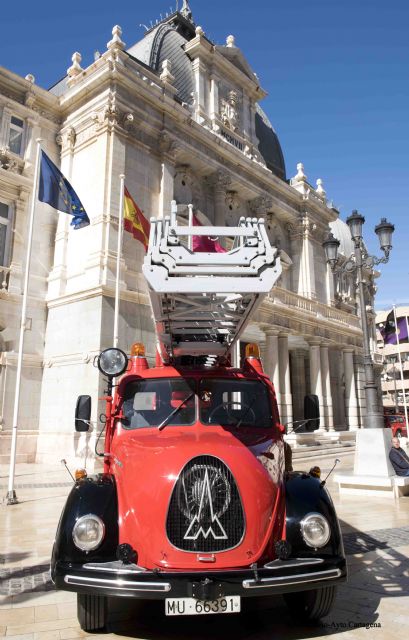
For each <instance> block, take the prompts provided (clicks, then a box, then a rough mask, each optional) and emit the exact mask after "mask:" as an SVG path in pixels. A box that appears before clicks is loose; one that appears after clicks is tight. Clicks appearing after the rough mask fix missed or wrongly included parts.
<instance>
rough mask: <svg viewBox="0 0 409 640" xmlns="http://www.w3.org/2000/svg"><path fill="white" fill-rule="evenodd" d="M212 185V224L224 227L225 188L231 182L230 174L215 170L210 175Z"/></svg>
mask: <svg viewBox="0 0 409 640" xmlns="http://www.w3.org/2000/svg"><path fill="white" fill-rule="evenodd" d="M212 183H213V186H214V224H215V226H216V227H224V225H225V224H226V189H227V188H228V187H229V185H230V183H231V178H230V176H229V175H228V174H227V173H225V172H224V171H217V172H216V174H215V175H214V176H212Z"/></svg>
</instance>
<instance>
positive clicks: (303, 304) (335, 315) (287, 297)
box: [268, 287, 361, 329]
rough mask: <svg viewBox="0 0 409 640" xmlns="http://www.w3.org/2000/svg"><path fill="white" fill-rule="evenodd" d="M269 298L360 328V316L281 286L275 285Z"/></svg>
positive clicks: (276, 302)
mask: <svg viewBox="0 0 409 640" xmlns="http://www.w3.org/2000/svg"><path fill="white" fill-rule="evenodd" d="M268 299H269V300H270V301H271V302H274V303H275V304H282V305H284V306H286V307H290V308H295V309H299V310H300V311H303V312H304V313H310V314H311V315H314V316H316V317H317V318H325V319H326V320H332V321H333V322H338V323H341V324H343V325H345V326H348V327H354V328H356V329H360V326H361V325H360V319H359V317H358V316H354V315H353V314H351V313H347V312H346V311H341V310H340V309H335V308H334V307H330V306H328V305H326V304H323V303H322V302H318V301H317V300H311V299H310V298H304V297H303V296H300V295H298V294H297V293H294V292H293V291H288V290H287V289H282V288H281V287H274V289H273V290H272V291H271V292H270V294H269V296H268Z"/></svg>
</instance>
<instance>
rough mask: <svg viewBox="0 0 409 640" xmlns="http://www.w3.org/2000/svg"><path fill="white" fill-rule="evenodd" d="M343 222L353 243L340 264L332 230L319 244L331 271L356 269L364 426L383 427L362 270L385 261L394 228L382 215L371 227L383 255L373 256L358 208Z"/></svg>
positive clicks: (363, 219)
mask: <svg viewBox="0 0 409 640" xmlns="http://www.w3.org/2000/svg"><path fill="white" fill-rule="evenodd" d="M346 223H347V225H348V227H349V230H350V232H351V238H352V241H353V243H354V251H353V253H352V254H351V256H349V258H348V259H347V260H346V262H345V263H344V264H343V265H341V266H337V263H338V247H339V241H338V240H337V239H336V238H334V236H333V235H332V233H329V234H328V236H327V238H326V239H325V240H324V242H323V243H322V246H323V247H324V251H325V257H326V260H327V263H328V264H329V265H330V266H331V270H332V271H333V272H334V273H338V272H342V271H347V272H349V273H353V272H356V276H357V283H358V290H359V304H360V307H361V327H362V334H363V338H364V368H365V385H364V388H365V398H366V413H367V419H368V425H367V427H368V428H380V429H383V416H382V414H381V413H380V412H379V410H378V392H377V387H376V384H375V375H374V365H373V361H372V356H371V347H370V343H369V331H368V316H367V313H366V305H365V295H364V281H363V277H362V269H363V268H366V269H373V267H374V266H375V265H377V264H380V263H381V262H382V263H386V262H388V260H389V253H390V250H391V249H392V234H393V232H394V230H395V227H394V226H393V224H391V223H390V222H388V221H387V220H386V218H382V219H381V222H380V223H379V224H378V225H377V226H376V227H375V233H376V235H377V236H378V239H379V244H380V247H381V250H382V251H383V253H384V254H385V255H384V257H382V258H377V257H376V256H370V255H368V254H367V253H366V250H365V247H364V244H363V237H362V227H363V225H364V223H365V218H364V216H362V215H361V214H360V213H358V211H356V210H354V211H353V212H352V214H351V215H350V216H349V217H348V218H347V221H346Z"/></svg>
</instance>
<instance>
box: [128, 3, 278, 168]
mask: <svg viewBox="0 0 409 640" xmlns="http://www.w3.org/2000/svg"><path fill="white" fill-rule="evenodd" d="M194 36H195V30H194V25H193V24H192V23H191V22H190V21H189V20H186V18H184V17H183V16H181V15H180V14H179V13H176V14H174V15H173V16H171V17H169V18H168V19H167V20H166V21H164V22H161V23H160V24H158V25H157V26H156V27H154V28H153V29H151V30H150V31H148V32H147V33H146V35H145V36H144V38H142V40H140V41H139V42H137V43H136V44H134V45H133V46H132V47H131V48H130V49H128V53H129V54H130V55H131V56H133V57H134V58H136V59H138V60H140V61H141V62H143V63H144V64H146V65H147V66H149V67H150V68H151V69H153V70H154V71H157V72H159V73H160V71H161V69H162V62H163V61H164V60H170V61H171V63H172V70H171V73H172V75H173V76H174V77H175V82H174V86H175V88H176V89H177V90H178V94H177V96H178V98H179V99H180V100H181V101H182V102H187V103H188V104H189V103H191V102H192V94H193V92H194V86H195V85H194V76H193V71H192V65H191V61H190V58H189V56H188V55H187V54H186V53H185V51H184V49H183V45H184V44H186V42H189V40H191V39H192V38H193V37H194ZM255 130H256V136H257V138H258V140H259V145H258V148H259V151H260V153H261V155H262V157H263V158H264V160H265V163H266V165H267V167H268V168H269V169H270V171H271V172H272V173H274V174H275V175H276V176H278V177H279V178H281V179H282V180H285V177H286V176H285V164H284V157H283V153H282V151H281V146H280V142H279V140H278V137H277V134H276V132H275V131H274V129H273V127H272V125H271V123H270V121H269V119H268V118H267V116H266V114H265V113H264V111H263V110H262V109H261V107H260V106H259V105H258V104H257V105H256V116H255Z"/></svg>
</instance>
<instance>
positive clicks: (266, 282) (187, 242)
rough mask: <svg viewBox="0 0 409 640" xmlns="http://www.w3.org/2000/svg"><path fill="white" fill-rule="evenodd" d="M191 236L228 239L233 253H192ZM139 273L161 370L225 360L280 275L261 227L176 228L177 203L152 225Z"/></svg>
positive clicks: (244, 222)
mask: <svg viewBox="0 0 409 640" xmlns="http://www.w3.org/2000/svg"><path fill="white" fill-rule="evenodd" d="M190 221H191V216H190ZM193 236H205V237H206V236H207V237H215V236H217V237H218V238H219V239H224V238H230V241H228V242H231V239H233V245H232V248H231V249H230V250H229V251H226V252H225V253H216V252H215V253H202V252H195V251H193V250H192V248H191V247H192V238H193ZM142 269H143V273H144V276H145V278H146V280H147V282H148V287H149V295H150V300H151V305H152V310H153V317H154V322H155V325H156V333H157V337H158V342H159V349H160V353H161V356H162V358H163V359H164V361H165V362H169V361H171V360H173V359H174V358H178V357H180V356H182V355H192V356H198V355H203V356H216V357H217V356H227V355H228V353H229V351H230V350H231V348H232V346H233V344H234V343H235V342H236V341H237V340H238V339H239V337H240V335H241V333H242V332H243V330H244V328H245V326H246V324H247V323H248V322H249V320H250V318H251V316H252V315H253V313H254V311H255V309H256V308H257V307H258V306H259V304H260V303H261V302H262V300H263V298H264V297H265V295H266V294H267V293H268V292H269V291H270V290H271V288H272V287H273V285H274V283H275V282H276V280H277V279H278V278H279V276H280V274H281V264H280V258H279V252H278V250H277V249H276V248H273V247H272V246H271V245H270V241H269V239H268V236H267V233H266V230H265V227H264V220H263V219H259V220H257V218H241V219H240V221H239V226H238V227H213V226H193V225H192V224H188V225H187V226H180V225H178V223H177V207H176V203H175V202H174V201H173V202H172V212H171V215H170V216H167V217H165V218H163V219H161V218H152V219H151V231H150V238H149V246H148V251H147V255H146V257H145V261H144V265H143V267H142Z"/></svg>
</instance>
